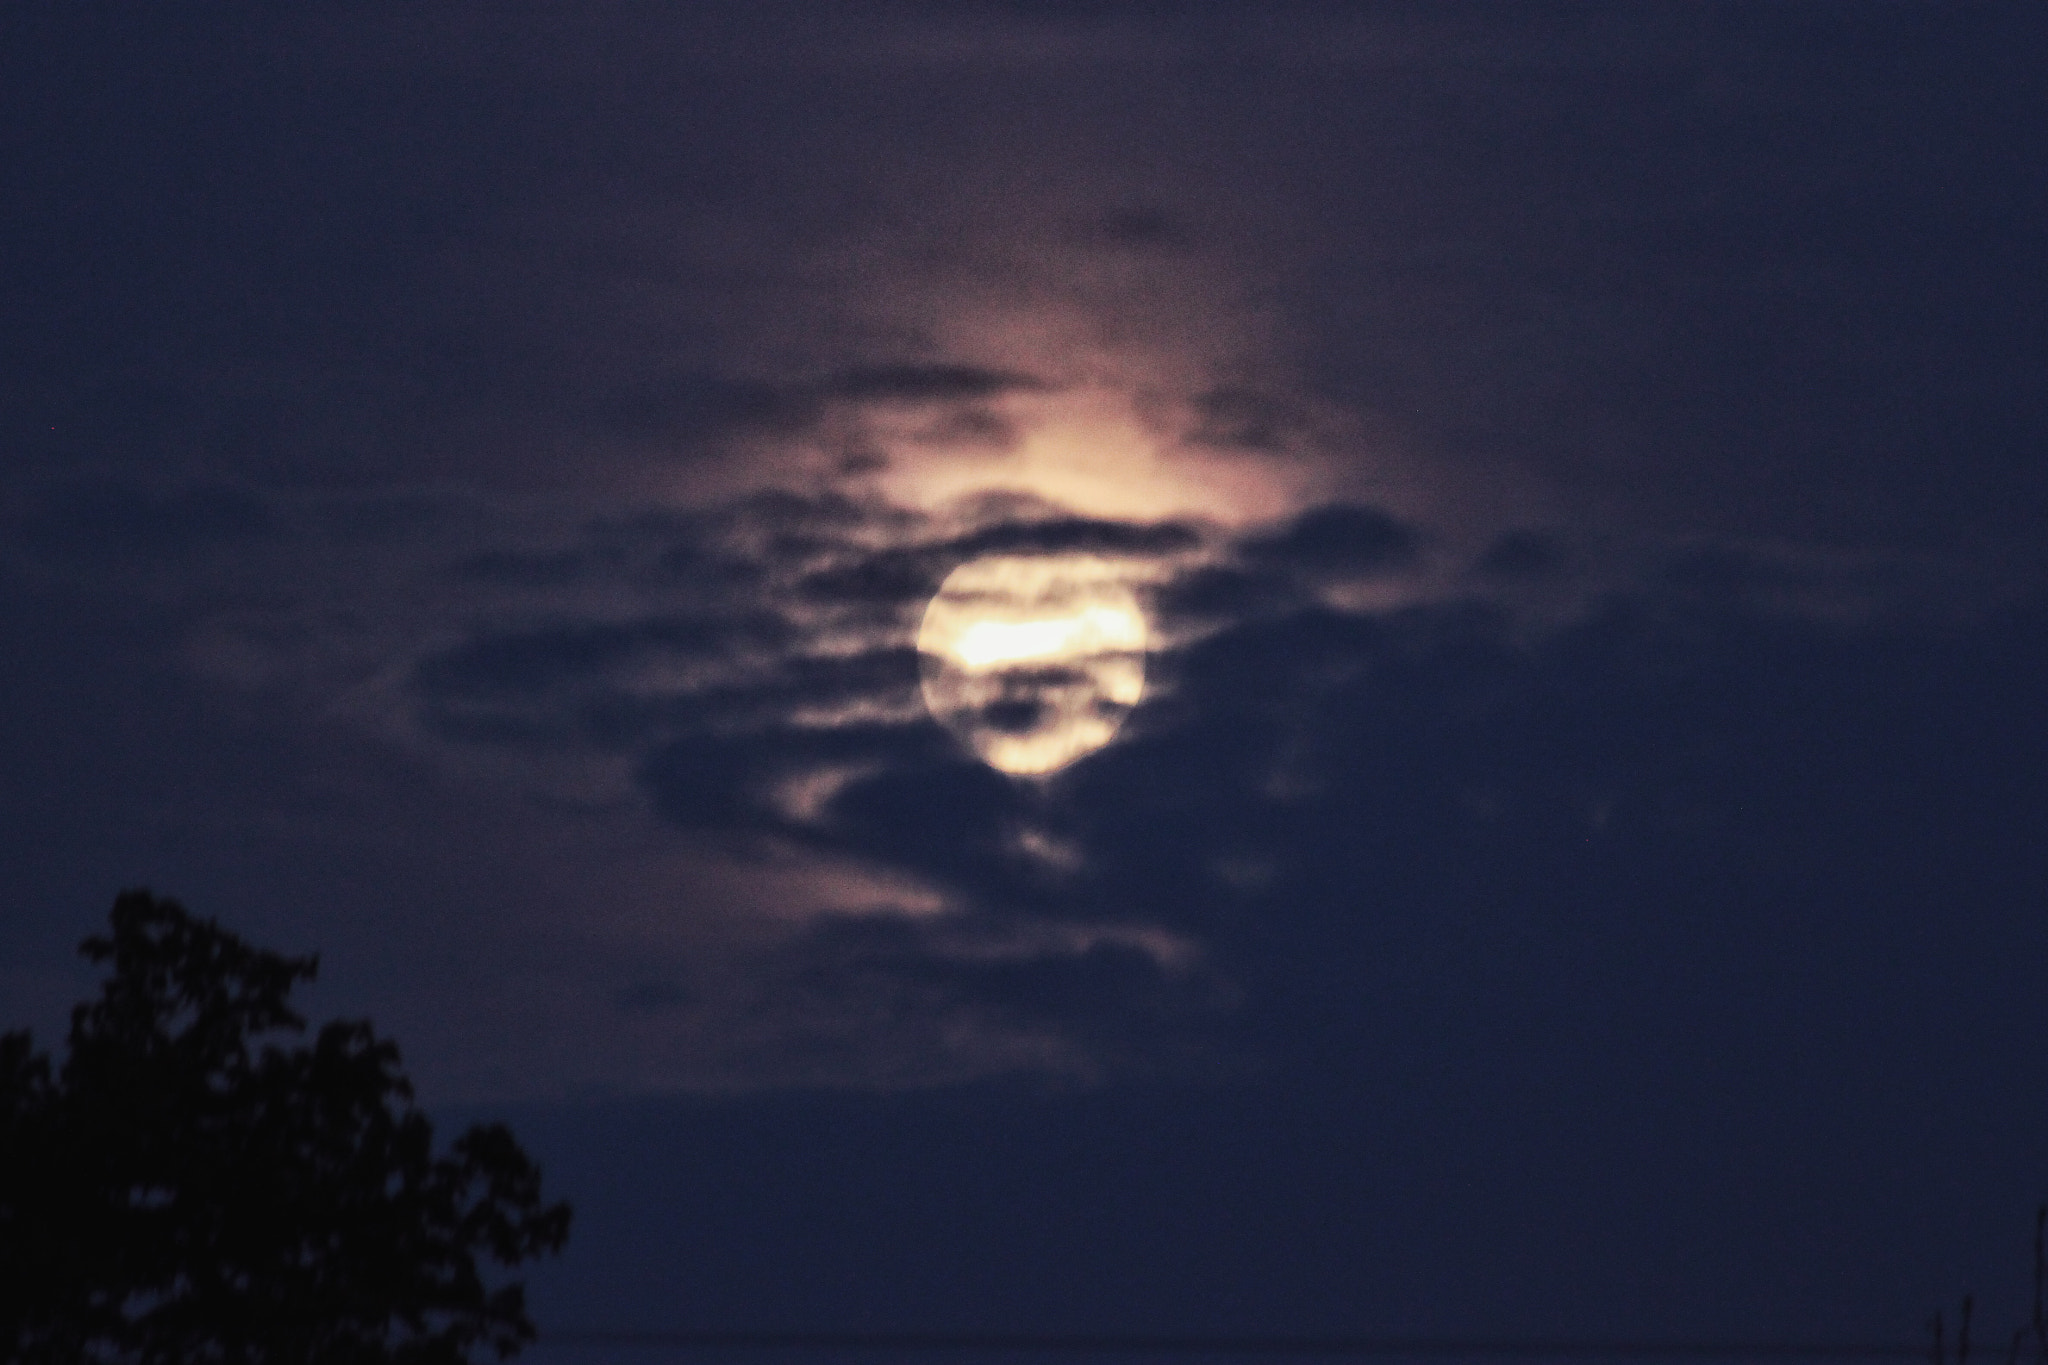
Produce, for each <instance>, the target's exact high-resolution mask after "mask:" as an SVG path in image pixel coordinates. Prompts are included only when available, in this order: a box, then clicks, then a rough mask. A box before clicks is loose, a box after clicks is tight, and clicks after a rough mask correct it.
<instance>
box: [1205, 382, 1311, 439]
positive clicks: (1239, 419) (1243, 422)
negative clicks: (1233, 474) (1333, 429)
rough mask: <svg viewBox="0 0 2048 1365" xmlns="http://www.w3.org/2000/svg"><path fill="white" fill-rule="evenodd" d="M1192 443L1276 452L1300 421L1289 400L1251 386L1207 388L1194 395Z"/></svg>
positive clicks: (1293, 435)
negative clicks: (1242, 387) (1244, 387)
mask: <svg viewBox="0 0 2048 1365" xmlns="http://www.w3.org/2000/svg"><path fill="white" fill-rule="evenodd" d="M1194 408H1195V426H1194V429H1193V430H1191V431H1190V432H1189V433H1188V435H1187V439H1188V440H1189V441H1190V442H1192V443H1193V444H1195V445H1202V446H1218V447H1222V448H1224V449H1236V450H1255V451H1263V452H1266V453H1272V454H1277V453H1280V452H1283V451H1286V450H1289V449H1291V448H1293V447H1294V446H1295V445H1296V444H1297V443H1298V442H1299V440H1300V437H1301V436H1302V434H1303V427H1304V425H1305V424H1304V422H1303V420H1302V418H1301V416H1300V414H1299V413H1298V412H1297V411H1296V410H1295V409H1294V407H1293V405H1292V404H1289V403H1287V402H1285V401H1284V400H1282V399H1280V398H1278V397H1275V396H1274V395H1272V394H1266V393H1260V392H1258V391H1257V390H1255V389H1211V390H1209V391H1208V392H1207V393H1203V394H1198V395H1196V398H1195V402H1194Z"/></svg>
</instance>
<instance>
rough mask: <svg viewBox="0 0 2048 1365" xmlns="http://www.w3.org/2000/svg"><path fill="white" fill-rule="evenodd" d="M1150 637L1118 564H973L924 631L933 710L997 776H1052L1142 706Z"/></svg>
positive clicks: (1085, 559) (1009, 560) (1069, 558)
mask: <svg viewBox="0 0 2048 1365" xmlns="http://www.w3.org/2000/svg"><path fill="white" fill-rule="evenodd" d="M1146 639H1147V628H1146V622H1145V613H1144V610H1143V609H1142V608H1141V607H1140V606H1139V605H1138V599H1137V598H1136V596H1134V595H1133V594H1132V592H1131V590H1130V588H1129V587H1128V586H1127V585H1126V583H1125V582H1124V575H1123V574H1122V573H1120V571H1119V569H1118V566H1117V565H1116V564H1115V563H1113V562H1112V561H1109V560H1106V559H1103V558H1100V557H1099V556H1095V555H1081V554H1064V555H989V556H987V557H985V558H982V559H975V560H970V561H968V562H967V563H965V564H962V565H961V566H960V567H958V568H957V569H954V570H953V572H952V573H950V574H948V575H947V576H946V579H945V581H944V582H943V583H941V584H940V585H939V590H938V592H937V594H935V595H934V596H933V598H932V600H931V605H930V606H928V607H927V608H925V613H924V622H923V624H922V626H921V627H920V628H919V630H918V633H917V652H918V660H919V668H920V671H921V676H922V681H923V686H924V700H925V706H926V707H927V708H928V709H929V710H930V711H931V713H932V715H933V717H934V718H935V719H937V720H938V721H939V722H940V723H941V724H943V725H945V726H946V727H947V728H948V729H950V730H951V731H953V733H954V734H956V735H958V736H959V737H960V739H961V740H962V741H964V742H965V743H966V744H967V745H968V747H970V748H972V749H973V750H974V752H975V753H976V754H978V755H979V756H980V757H981V759H982V761H983V762H985V763H987V764H988V765H989V766H990V767H992V768H997V769H1000V770H1001V771H1003V772H1006V773H1016V774H1019V775H1024V776H1037V775H1042V774H1045V773H1050V772H1054V771H1056V770H1058V769H1060V768H1064V767H1066V766H1067V765H1068V764H1069V763H1072V762H1074V761H1075V760H1076V759H1079V758H1082V757H1084V756H1086V755H1088V754H1091V753H1093V752H1095V751H1096V750H1097V749H1100V748H1101V747H1102V746H1103V745H1105V744H1107V743H1109V741H1110V740H1111V739H1112V738H1114V737H1115V735H1116V732H1117V728H1118V727H1119V726H1121V725H1122V724H1123V721H1124V717H1125V716H1127V715H1128V714H1130V711H1131V708H1132V707H1134V706H1136V705H1137V704H1138V699H1139V697H1141V696H1143V695H1144V691H1145V646H1146Z"/></svg>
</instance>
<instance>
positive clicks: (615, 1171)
mask: <svg viewBox="0 0 2048 1365" xmlns="http://www.w3.org/2000/svg"><path fill="white" fill-rule="evenodd" d="M2044 111H2048V8H2044V7H2043V6H2041V5H2039V4H2037V3H2014V4H2006V5H1997V4H1953V5H1939V4H1932V3H1927V4H1904V3H1884V2H1883V0H1856V2H1855V3H1838V4H1819V3H1709V2H1708V0H1699V2H1698V3H1680V4H1658V3H1650V2H1649V0H1628V2H1626V3H1541V4H1509V3H1500V4H1493V5H1467V4H1457V3H1445V4H1419V3H1413V4H1382V5H1367V4H1356V5H1336V4H1331V5H1320V6H1319V5H1289V4H1272V5H1251V4H1243V5H1222V4H1208V5H1204V4H1148V3H1130V4H1114V3H1104V4H1090V3H1080V2H1079V0H1076V2H1075V3H1066V4H1061V3H1045V4H1027V3H1018V4H1009V5H1002V4H966V3H960V4H937V3H934V4H929V5H926V4H872V5H858V6H856V5H828V4H823V3H816V4H788V3H746V4H738V3H735V4H731V5H723V4H701V5H681V6H669V5H658V4H652V3H649V4H634V3H583V4H576V5H543V4H532V5H516V4H509V5H495V6H485V5H481V4H451V3H442V2H440V0H429V3H423V4H405V5H401V4H395V3H393V4H384V3H360V4H333V5H325V6H274V5H253V4H252V5H248V6H235V7H230V6H221V5H212V4H203V3H181V4H176V5H161V6H142V5H133V6H119V5H105V6H100V5H84V4H61V3H55V2H54V0H16V3H12V4H9V5H7V6H6V7H5V8H4V9H0V1026H10V1027H11V1026H15V1025H20V1024H33V1025H34V1026H35V1028H36V1030H37V1034H38V1037H39V1038H40V1039H41V1040H43V1041H44V1042H45V1043H48V1042H51V1041H53V1040H55V1039H56V1038H57V1037H58V1036H60V1035H61V1028H62V1023H63V1019H64V1015H65V1010H66V1008H67V1007H68V1005H69V1004H70V1003H71V1002H72V1001H74V1000H77V999H79V998H81V997H82V996H83V995H84V994H86V993H87V992H88V991H89V990H90V989H91V984H92V979H93V978H92V975H91V971H90V968H89V967H88V966H87V965H86V964H85V963H83V962H81V961H79V960H78V959H77V958H76V957H75V952H74V950H75V947H76V945H77V942H78V940H79V939H80V938H82V937H83V936H85V935H86V934H87V933H90V932H93V931H95V930H96V929H97V928H98V927H99V926H100V925H101V924H103V923H104V916H105V913H106V909H107V906H108V905H109V904H110V903H111V901H112V898H113V896H114V894H115V892H116V891H117V890H119V889H120V888H122V887H126V886H138V885H143V886H148V887H151V888H152V889H154V890H156V891H158V892H160V893H164V894H169V895H173V896H176V897H178V898H179V899H181V900H182V901H183V902H185V903H186V904H187V905H188V906H190V907H191V908H192V909H193V910H195V911H196V912H199V913H201V914H205V915H210V916H214V917H217V918H219V919H220V920H221V921H222V922H223V923H225V924H226V925H228V926H229V927H231V928H233V929H235V930H237V931H239V932H241V933H243V934H245V935H246V936H247V937H249V938H251V939H252V940H254V941H256V942H258V943H261V944H263V945H265V946H268V947H273V948H276V949H279V950H282V951H292V952H303V951H310V950H315V949H317V950H318V951H319V952H320V954H321V975H320V980H319V983H318V985H317V986H316V987H314V988H312V989H311V990H310V992H309V993H308V995H307V996H306V999H305V1001H304V1003H305V1006H306V1008H307V1010H308V1011H309V1012H310V1013H311V1014H313V1015H314V1016H315V1017H316V1018H326V1017H332V1016H336V1015H342V1016H368V1017H369V1018H371V1019H372V1020H373V1021H374V1022H375V1023H376V1025H377V1027H378V1028H379V1030H380V1031H382V1032H384V1033H387V1034H389V1035H391V1036H393V1037H395V1038H396V1039H397V1040H398V1042H399V1043H400V1044H401V1046H402V1047H403V1049H404V1055H405V1060H406V1066H407V1069H408V1071H409V1072H410V1074H411V1075H412V1076H413V1077H414V1079H415V1080H416V1082H417V1083H418V1085H419V1088H420V1094H421V1099H422V1102H423V1103H425V1104H426V1105H427V1106H428V1107H429V1109H430V1110H431V1111H432V1112H433V1113H434V1114H435V1115H436V1116H437V1118H439V1119H441V1120H442V1121H443V1122H444V1124H446V1125H455V1124H458V1123H460V1122H463V1121H466V1120H467V1119H469V1118H473V1117H504V1118H506V1119H508V1120H509V1121H510V1122H511V1124H512V1126H513V1128H514V1130H515V1131H516V1132H517V1133H518V1134H519V1136H520V1137H521V1139H522V1140H523V1141H524V1142H525V1143H526V1145H527V1146H528V1147H529V1149H530V1150H532V1151H533V1153H534V1154H535V1155H536V1157H537V1158H538V1159H539V1160H540V1161H541V1163H542V1165H543V1166H544V1168H545V1170H546V1173H547V1180H548V1184H549V1187H550V1191H551V1193H555V1194H559V1195H561V1196H563V1197H566V1198H568V1199H569V1200H571V1201H572V1202H573V1203H574V1204H575V1205H576V1208H577V1224H576V1228H575V1232H574V1235H573V1236H572V1239H571V1242H570V1246H569V1250H568V1253H567V1254H566V1256H565V1257H563V1258H562V1259H561V1260H560V1261H559V1262H555V1263H550V1264H546V1265H543V1266H542V1267H540V1268H539V1269H538V1270H537V1271H535V1272H533V1274H532V1276H531V1284H532V1288H533V1294H534V1302H535V1308H536V1316H537V1317H538V1319H539V1321H540V1323H541V1326H542V1329H543V1333H544V1334H545V1332H546V1331H547V1330H548V1329H550V1328H559V1329H564V1330H568V1329H631V1328H645V1329H694V1328H762V1329H820V1330H828V1329H877V1330H911V1331H916V1330H968V1329H989V1330H1006V1331H1103V1332H1126V1331H1127V1332H1225V1333H1380V1332H1387V1333H1419V1334H1454V1335H1565V1336H1576V1337H1600V1336H1614V1337H1623V1336H1651V1337H1667V1338H1691V1337H1702V1336H1711V1337H1722V1338H1727V1337H1738V1338H1771V1337H1800V1338H1815V1339H1819V1338H1837V1339H1839V1338H1850V1339H1857V1340H1866V1339H1870V1340H1891V1341H1898V1342H1901V1343H1911V1342H1913V1341H1915V1340H1917V1339H1918V1335H1919V1333H1920V1332H1921V1330H1922V1324H1923V1323H1924V1322H1925V1321H1926V1319H1927V1318H1928V1317H1929V1315H1930V1314H1931V1313H1932V1312H1933V1310H1934V1309H1935V1308H1937V1307H1940V1306H1942V1305H1943V1304H1948V1305H1950V1306H1951V1311H1953V1304H1954V1302H1955V1301H1956V1300H1957V1299H1959V1298H1960V1296H1961V1295H1962V1294H1963V1293H1964V1292H1965V1291H1974V1292H1975V1293H1976V1294H1977V1295H1978V1296H1979V1305H1980V1309H1979V1311H1980V1315H1981V1316H1980V1321H1981V1322H1983V1323H1984V1324H1985V1328H1984V1331H1985V1334H1986V1335H1987V1336H1992V1337H1997V1336H1998V1335H1999V1333H2000V1332H2001V1331H2008V1330H2010V1328H2011V1326H2013V1325H2016V1324H2017V1322H2018V1320H2019V1318H2020V1316H2021V1315H2022V1313H2023V1312H2024V1308H2025V1299H2026V1293H2027V1276H2028V1259H2027V1258H2028V1255H2029V1252H2028V1238H2029V1236H2030V1234H2031V1222H2032V1212H2033V1208H2034V1206H2035V1204H2036V1203H2037V1202H2038V1201H2040V1200H2041V1199H2042V1198H2043V1197H2044V1196H2048V1049H2044V1040H2048V839H2044V833H2048V767H2044V765H2048V712H2044V706H2043V703H2044V697H2048V531H2044V527H2048V458H2044V456H2048V447H2044V440H2048V321H2044V320H2048V118H2044ZM991 555H1003V556H1012V557H1020V558H1024V559H1029V560H1034V561H1036V560H1041V559H1051V558H1057V557H1060V556H1066V557H1070V558H1071V557H1076V556H1080V557H1086V558H1088V559H1089V561H1090V562H1093V563H1097V564H1103V565H1109V566H1112V568H1113V569H1114V571H1115V572H1116V573H1117V574H1119V575H1122V578H1121V579H1120V581H1127V582H1128V583H1129V584H1130V585H1131V591H1133V592H1134V593H1135V594H1136V597H1137V599H1138V601H1139V602H1140V603H1141V605H1142V608H1143V612H1144V616H1145V619H1146V622H1147V625H1148V631H1149V634H1148V641H1149V648H1148V649H1147V651H1146V652H1145V654H1144V657H1143V667H1144V671H1145V691H1144V695H1143V699H1142V700H1141V701H1139V703H1138V704H1137V705H1136V707H1135V708H1134V709H1131V710H1130V711H1129V713H1128V715H1127V716H1125V717H1123V718H1122V722H1121V728H1120V729H1117V730H1116V732H1115V735H1114V738H1113V739H1112V740H1111V741H1110V742H1109V743H1107V744H1106V745H1104V746H1102V747H1100V748H1098V749H1095V750H1094V751H1093V752H1090V753H1088V754H1086V755H1085V756H1083V757H1081V758H1079V759H1078V760H1077V761H1074V762H1072V763H1069V764H1067V765H1065V766H1063V767H1060V768H1058V769H1057V770H1056V771H1053V772H1050V773H1047V774H1045V775H1043V776H1019V775H1014V774H1011V773H1007V772H1004V771H1000V770H998V769H997V768H995V767H991V766H989V765H988V764H987V763H985V762H983V761H982V760H981V757H980V756H978V755H977V752H976V750H975V748H974V747H973V746H972V745H971V744H968V743H966V742H964V741H963V739H962V737H961V734H960V733H958V732H957V731H956V730H953V729H948V728H947V727H946V726H943V725H941V724H940V723H938V721H936V720H935V719H934V718H933V716H932V715H931V714H930V713H929V711H928V708H927V704H926V699H925V693H924V691H923V689H922V686H921V679H922V678H923V677H924V676H925V674H926V673H928V672H929V666H930V659H929V658H926V659H925V660H924V661H923V663H921V661H920V654H919V650H918V648H917V640H918V629H919V624H920V622H921V620H922V619H923V617H924V613H925V610H926V604H927V603H928V602H929V601H930V600H931V599H932V597H933V594H934V593H935V592H936V591H938V589H939V586H940V584H941V582H942V581H943V580H945V578H946V577H947V575H948V574H949V573H950V572H951V571H952V570H954V569H955V568H956V567H958V566H960V565H963V564H970V563H974V562H976V561H978V560H981V559H983V558H985V557H988V556H991ZM921 669H923V670H924V673H921ZM1047 672H1048V675H1050V674H1051V673H1055V672H1058V670H1057V669H1048V670H1047ZM1010 705H1011V706H1012V711H1014V712H1018V713H1019V714H1021V716H1022V718H1021V719H1019V718H1018V715H1013V714H1010V713H1007V712H1006V713H1005V715H1007V716H1009V719H1007V720H1005V719H1004V717H1002V716H995V717H994V719H993V720H991V722H990V723H991V724H998V725H1001V724H1019V725H1028V724H1029V723H1031V713H1032V708H1033V706H1034V705H1036V703H1034V702H1033V701H1032V700H1031V696H1030V695H1025V696H1023V697H1022V699H1021V700H1018V699H1016V698H1013V699H1012V702H1011V703H1010ZM991 714H992V715H993V713H991ZM533 1358H534V1359H536V1360H549V1361H556V1360H559V1361H564V1362H566V1361H569V1360H572V1359H573V1360H578V1361H589V1362H592V1363H593V1365H598V1363H599V1362H606V1363H608V1362H610V1361H612V1360H614V1359H616V1360H619V1361H625V1360H651V1359H654V1358H655V1355H654V1354H651V1353H649V1352H647V1351H644V1350H643V1351H638V1352H635V1351H625V1350H622V1351H619V1352H615V1353H611V1354H607V1353H605V1352H601V1351H597V1350H590V1349H580V1350H574V1351H572V1350H571V1348H569V1347H566V1346H555V1347H548V1346H546V1345H545V1344H544V1345H543V1346H542V1347H541V1348H538V1349H537V1350H536V1351H535V1353H534V1356H533Z"/></svg>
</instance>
